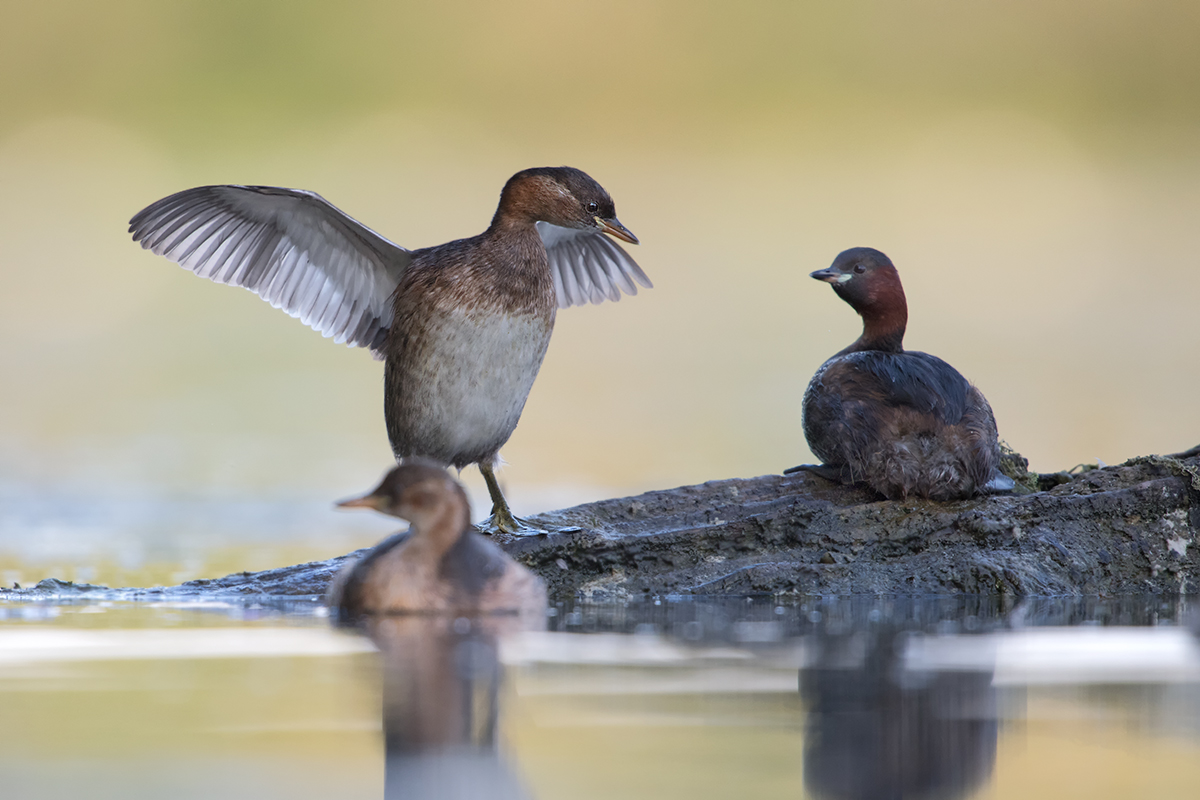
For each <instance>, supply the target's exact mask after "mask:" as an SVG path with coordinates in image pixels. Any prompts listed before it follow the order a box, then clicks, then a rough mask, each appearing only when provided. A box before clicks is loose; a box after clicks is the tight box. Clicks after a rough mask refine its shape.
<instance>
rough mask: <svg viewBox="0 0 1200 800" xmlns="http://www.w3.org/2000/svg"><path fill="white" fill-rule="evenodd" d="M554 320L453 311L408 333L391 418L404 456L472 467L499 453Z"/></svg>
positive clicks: (391, 392) (393, 367) (390, 373)
mask: <svg viewBox="0 0 1200 800" xmlns="http://www.w3.org/2000/svg"><path fill="white" fill-rule="evenodd" d="M553 325H554V322H553V317H551V318H550V319H546V318H544V317H541V316H538V315H532V314H523V315H509V314H503V313H497V312H496V311H495V310H492V311H490V313H485V312H481V311H479V310H470V311H467V310H463V309H450V310H446V311H442V312H438V313H436V314H433V315H427V316H425V317H423V318H422V320H421V325H420V326H419V328H417V327H416V326H412V327H411V328H410V330H407V331H405V332H404V347H403V350H402V352H401V354H400V357H399V358H397V357H391V358H389V359H388V363H387V370H386V380H387V387H386V393H385V404H386V405H385V409H384V413H385V416H386V419H387V425H388V437H389V439H391V443H392V449H393V450H394V451H395V453H396V455H397V457H401V458H403V457H407V456H426V457H429V458H433V459H436V460H438V461H441V462H443V463H448V464H454V465H455V466H460V467H461V466H464V465H466V464H471V463H474V462H477V461H480V460H482V459H486V458H490V457H491V456H493V455H495V453H496V451H497V450H499V449H500V446H501V445H503V444H504V443H505V442H506V441H507V440H508V437H509V436H511V435H512V432H513V429H514V428H516V427H517V421H518V420H519V419H520V417H521V410H522V409H523V408H524V407H525V399H526V398H527V397H528V396H529V390H530V389H531V388H532V387H533V381H534V379H535V378H536V377H537V373H538V369H539V368H540V367H541V365H542V358H543V357H544V356H545V355H546V347H547V346H548V345H549V343H550V333H551V330H552V329H553Z"/></svg>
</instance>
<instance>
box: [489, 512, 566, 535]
mask: <svg viewBox="0 0 1200 800" xmlns="http://www.w3.org/2000/svg"><path fill="white" fill-rule="evenodd" d="M475 528H476V530H478V531H479V532H480V533H485V534H487V535H489V536H491V535H494V534H497V533H506V534H508V535H509V536H545V535H546V534H547V533H549V531H547V530H545V529H543V528H539V527H537V526H536V525H531V524H529V522H527V521H526V520H523V519H521V518H520V517H517V516H514V515H513V513H512V512H511V511H509V509H508V505H507V504H505V505H504V506H503V507H501V508H495V507H493V508H492V515H491V516H490V517H488V518H487V519H485V520H484V521H483V522H480V523H477V524H476V525H475Z"/></svg>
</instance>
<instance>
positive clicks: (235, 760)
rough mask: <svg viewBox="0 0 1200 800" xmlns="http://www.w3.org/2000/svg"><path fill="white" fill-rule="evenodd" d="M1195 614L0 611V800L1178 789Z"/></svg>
mask: <svg viewBox="0 0 1200 800" xmlns="http://www.w3.org/2000/svg"><path fill="white" fill-rule="evenodd" d="M1188 603H1189V601H1188V600H1187V599H1184V598H1123V599H1103V600H1101V599H1043V600H1029V601H1026V602H1018V603H1013V601H1011V600H1002V599H999V598H995V599H978V598H974V599H973V598H947V599H913V598H909V599H904V598H874V597H869V598H807V599H798V600H797V601H795V602H788V601H782V600H777V599H776V600H771V599H762V600H754V601H748V600H747V599H745V598H719V599H712V598H705V599H704V600H703V601H692V600H686V599H676V600H668V599H665V598H664V599H662V600H660V601H657V602H656V601H655V600H653V599H647V600H645V601H641V602H630V603H625V604H614V605H606V606H600V605H588V604H573V603H564V604H562V605H560V606H558V607H556V608H554V609H553V612H554V613H553V615H552V616H551V620H552V626H551V627H553V628H554V630H552V631H538V632H528V631H523V630H518V629H519V625H517V624H516V623H517V620H518V617H517V616H516V615H508V616H492V617H479V616H478V615H474V616H472V615H463V614H445V615H440V616H436V615H430V614H426V615H418V614H409V615H403V616H401V615H393V616H378V617H375V618H371V619H368V620H367V621H366V622H365V623H364V624H363V627H362V631H363V633H364V634H365V635H363V636H357V635H345V634H344V633H342V632H340V631H331V630H330V629H329V620H328V619H327V618H326V617H324V616H322V615H321V614H320V613H315V610H316V604H315V603H314V602H313V601H312V600H311V599H309V600H304V601H303V602H300V601H297V600H295V599H293V600H290V601H283V600H278V601H268V600H266V599H264V598H246V599H233V598H230V599H228V601H227V602H216V601H213V602H209V603H206V604H196V603H183V602H178V603H174V602H173V603H158V604H148V603H128V602H124V601H121V600H120V599H119V598H117V597H115V596H110V597H108V598H107V599H103V600H101V599H99V598H92V599H90V600H89V601H87V602H84V601H82V600H80V601H79V602H77V603H75V604H72V603H68V602H65V601H61V600H60V601H58V602H55V603H52V604H51V603H46V604H42V603H32V602H24V603H17V602H5V601H3V600H0V786H2V787H4V788H3V790H2V791H0V795H2V796H3V797H6V798H7V797H9V796H14V797H16V796H25V795H28V796H31V797H68V796H80V797H83V796H86V797H89V798H97V799H98V798H107V797H114V798H115V797H121V798H123V800H136V799H137V798H151V797H153V798H158V797H173V798H174V797H180V798H191V797H196V798H199V797H224V798H231V799H232V798H254V800H269V798H276V797H278V798H284V797H286V798H288V800H302V799H303V798H326V797H330V796H339V797H381V796H384V797H388V798H395V797H418V798H429V797H437V798H463V797H472V798H474V797H499V798H515V797H527V796H530V795H532V796H536V797H538V798H546V799H547V800H549V798H557V797H569V798H571V799H572V800H610V798H613V797H647V796H654V797H658V798H664V799H665V798H668V797H679V798H688V800H699V798H727V797H754V798H759V797H763V798H768V797H770V798H775V797H779V798H784V797H786V798H801V797H814V798H860V797H863V798H865V797H871V798H951V797H968V796H972V797H979V798H984V797H986V798H987V799H988V800H1007V799H1008V798H1013V800H1016V799H1017V798H1020V800H1049V799H1050V798H1054V799H1055V800H1057V799H1058V798H1062V797H1088V798H1089V800H1125V799H1126V798H1129V797H1155V798H1193V797H1195V794H1196V793H1195V787H1196V786H1197V785H1200V642H1198V641H1197V638H1196V636H1195V635H1194V634H1193V632H1192V631H1191V630H1189V628H1188V627H1187V624H1186V622H1187V621H1188V620H1189V617H1188V612H1189V605H1188ZM512 631H516V632H512ZM380 665H382V669H377V667H378V666H380ZM798 677H799V684H798V683H797V678H798ZM381 718H382V720H383V726H382V727H383V730H382V731H381V730H380V725H379V721H380V719H381ZM381 751H383V752H381ZM384 752H385V753H386V758H384V757H382V756H383V753H384ZM99 764H104V765H107V766H105V767H103V768H100V767H97V766H95V765H99ZM80 765H83V766H80Z"/></svg>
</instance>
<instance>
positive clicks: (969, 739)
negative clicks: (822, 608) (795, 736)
mask: <svg viewBox="0 0 1200 800" xmlns="http://www.w3.org/2000/svg"><path fill="white" fill-rule="evenodd" d="M908 639H909V637H908V635H907V634H905V633H903V632H901V631H899V630H897V629H896V628H895V627H893V626H886V627H884V628H882V629H879V630H875V631H871V632H857V633H853V634H850V635H842V636H835V635H830V634H823V635H821V636H819V637H817V641H816V643H815V644H816V654H815V657H814V659H813V663H812V665H811V666H807V667H805V668H803V669H801V670H800V695H801V697H802V698H803V700H804V701H805V705H806V707H807V709H808V716H807V721H806V725H805V734H806V735H805V740H804V782H805V785H806V786H807V787H808V788H809V790H810V791H811V792H812V793H813V794H814V795H816V796H817V797H823V798H847V799H853V800H858V799H859V798H862V799H863V800H868V799H870V800H886V799H887V798H915V797H921V798H932V797H937V798H956V797H965V796H967V795H968V794H969V793H970V792H971V791H972V790H973V789H975V788H976V787H978V786H980V785H982V784H983V783H984V781H986V780H987V778H988V776H989V775H990V774H991V772H992V767H993V765H994V764H995V760H996V742H997V731H998V725H997V721H996V690H995V688H994V687H993V684H992V671H991V670H988V669H965V670H956V671H948V670H926V669H920V668H918V669H909V668H908V667H907V666H906V664H905V658H904V656H905V651H906V643H907V641H908Z"/></svg>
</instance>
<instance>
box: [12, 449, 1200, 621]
mask: <svg viewBox="0 0 1200 800" xmlns="http://www.w3.org/2000/svg"><path fill="white" fill-rule="evenodd" d="M1025 478H1026V482H1027V483H1028V484H1029V485H1030V486H1040V487H1042V490H1040V491H1033V492H1031V493H1028V494H1023V495H1012V496H997V497H985V498H979V499H975V500H970V501H962V502H955V503H934V502H927V501H917V500H910V501H888V500H879V499H878V498H877V497H876V496H875V495H874V494H872V493H871V492H869V491H867V490H865V489H859V488H855V487H843V486H838V485H835V484H832V483H830V482H829V481H826V480H824V479H822V478H819V477H817V476H815V475H811V474H808V473H800V474H797V475H792V476H782V475H765V476H762V477H758V478H747V479H731V480H721V481H711V482H709V483H705V484H701V485H699V486H684V487H681V488H678V489H670V490H666V491H657V492H648V493H646V494H643V495H638V496H637V497H625V498H620V499H613V500H604V501H601V502H597V503H588V504H586V505H581V506H576V507H574V508H569V509H564V510H562V511H555V512H551V513H547V514H543V515H540V516H537V517H534V518H533V519H532V522H534V523H535V524H538V525H540V526H542V527H546V528H551V529H565V528H578V530H574V531H570V532H556V533H550V534H548V535H545V536H536V537H528V538H513V537H500V543H501V544H502V546H503V547H504V549H505V550H507V551H508V552H509V553H510V554H512V555H513V556H514V557H515V558H517V559H518V560H520V561H522V562H524V563H525V564H527V565H528V566H529V567H531V568H532V569H533V570H535V571H536V572H538V573H539V574H540V575H542V576H543V577H544V578H545V579H546V581H547V583H548V584H549V587H550V591H551V595H552V596H558V597H570V596H577V597H584V598H588V599H593V600H621V599H630V598H636V597H643V596H646V595H722V594H727V595H728V594H733V595H750V594H860V593H879V594H989V595H990V594H1004V595H1117V594H1134V593H1147V592H1149V593H1157V594H1169V595H1178V594H1192V593H1196V592H1200V536H1198V531H1200V447H1196V448H1192V449H1191V450H1189V451H1186V452H1183V453H1177V454H1175V455H1173V456H1146V457H1140V458H1135V459H1131V460H1130V461H1128V462H1126V463H1125V464H1121V465H1118V466H1112V467H1104V468H1101V469H1093V470H1090V471H1087V472H1084V473H1082V474H1078V475H1069V474H1067V473H1058V474H1054V475H1049V474H1047V475H1040V476H1038V475H1035V474H1033V473H1029V474H1027V475H1026V476H1025ZM354 555H355V554H350V555H349V556H344V557H341V558H335V559H331V560H329V561H323V562H314V563H310V564H300V565H296V566H292V567H284V568H280V569H274V570H268V571H265V572H256V573H239V574H234V575H229V576H226V577H224V578H219V579H215V580H201V581H191V582H188V583H185V584H182V585H180V586H174V587H167V588H154V589H130V590H123V591H122V592H121V594H122V596H124V597H127V598H129V599H147V600H150V599H156V598H170V597H174V598H181V597H193V598H194V597H198V596H205V595H228V594H236V595H243V596H245V595H292V596H295V595H319V594H322V593H323V592H324V591H325V588H326V586H327V584H328V582H329V580H330V578H331V577H332V576H333V574H335V573H336V572H337V570H339V569H340V568H341V567H342V565H343V564H344V563H345V562H346V560H347V559H348V558H351V557H353V556H354ZM102 590H103V589H102V587H82V586H75V585H72V584H64V583H61V582H58V581H49V580H48V581H43V582H42V583H41V584H39V585H38V586H37V587H33V588H31V589H28V590H21V591H16V592H14V591H9V592H0V597H4V596H8V597H10V598H14V599H15V598H16V597H25V598H31V597H35V596H38V595H41V596H47V595H56V596H62V595H69V594H77V593H88V592H93V591H102Z"/></svg>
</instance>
